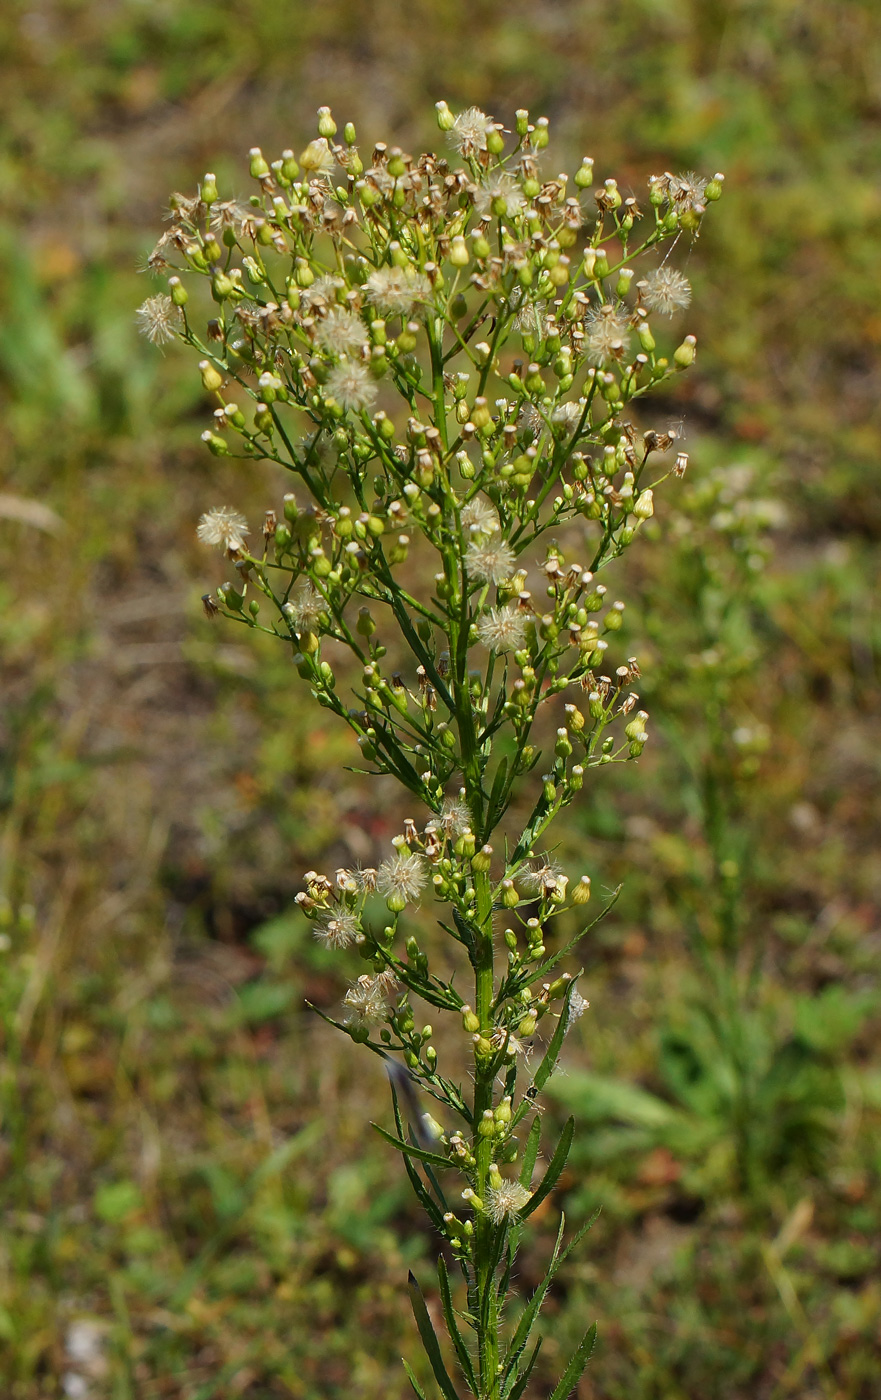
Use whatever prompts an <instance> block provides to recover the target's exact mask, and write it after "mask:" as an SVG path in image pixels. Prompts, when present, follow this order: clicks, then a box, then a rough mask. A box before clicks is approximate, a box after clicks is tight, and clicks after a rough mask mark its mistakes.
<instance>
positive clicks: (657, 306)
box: [643, 267, 691, 316]
mask: <svg viewBox="0 0 881 1400" xmlns="http://www.w3.org/2000/svg"><path fill="white" fill-rule="evenodd" d="M645 281H646V286H645V288H644V289H643V301H644V302H645V304H646V306H647V307H648V308H649V310H650V311H657V312H659V313H660V314H661V315H662V316H672V315H673V313H674V312H675V311H681V310H682V309H683V308H684V307H686V306H687V305H688V303H689V302H690V301H691V283H690V282H689V280H688V278H687V277H683V275H682V273H681V272H677V270H676V268H675V267H656V268H654V269H653V271H652V272H650V273H649V274H648V276H647V277H646V279H645Z"/></svg>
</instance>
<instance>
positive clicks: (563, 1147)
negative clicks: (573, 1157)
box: [520, 1118, 575, 1220]
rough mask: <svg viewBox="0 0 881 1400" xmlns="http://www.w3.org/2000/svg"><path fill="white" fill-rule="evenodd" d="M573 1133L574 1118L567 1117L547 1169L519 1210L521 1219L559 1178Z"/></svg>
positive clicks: (523, 1218) (538, 1203) (538, 1202)
mask: <svg viewBox="0 0 881 1400" xmlns="http://www.w3.org/2000/svg"><path fill="white" fill-rule="evenodd" d="M574 1133H575V1119H574V1118H567V1119H566V1126H565V1127H564V1128H563V1132H562V1134H561V1135H560V1141H559V1142H558V1143H557V1148H556V1151H555V1152H554V1155H553V1157H552V1158H551V1160H550V1162H549V1163H548V1169H547V1171H546V1172H545V1174H544V1176H543V1177H542V1179H541V1183H540V1184H539V1186H538V1187H537V1188H536V1190H535V1191H533V1193H532V1195H531V1196H530V1198H529V1200H528V1201H527V1202H526V1205H525V1206H524V1207H523V1209H522V1210H521V1212H520V1218H521V1220H525V1219H526V1217H527V1216H528V1215H531V1214H532V1212H533V1211H534V1210H535V1209H536V1207H537V1206H540V1205H541V1203H542V1201H543V1200H544V1199H545V1197H546V1196H549V1195H550V1193H551V1192H552V1191H553V1189H554V1187H555V1186H556V1184H557V1182H558V1181H559V1180H560V1176H561V1175H562V1172H563V1168H564V1167H565V1165H566V1158H567V1157H568V1156H569V1149H570V1147H571V1146H572V1138H573V1135H574Z"/></svg>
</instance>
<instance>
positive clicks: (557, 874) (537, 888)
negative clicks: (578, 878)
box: [518, 860, 566, 894]
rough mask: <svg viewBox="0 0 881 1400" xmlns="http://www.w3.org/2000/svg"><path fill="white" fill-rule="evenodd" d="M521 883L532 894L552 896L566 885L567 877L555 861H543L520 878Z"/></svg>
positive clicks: (524, 872)
mask: <svg viewBox="0 0 881 1400" xmlns="http://www.w3.org/2000/svg"><path fill="white" fill-rule="evenodd" d="M518 880H519V883H520V884H521V885H522V886H523V888H524V889H525V890H529V891H530V892H531V893H532V894H552V893H553V892H554V890H556V889H559V887H560V884H561V883H563V884H565V883H566V876H565V875H564V873H563V871H562V869H561V867H560V866H559V865H557V864H556V862H555V861H551V860H542V861H540V862H539V863H538V864H537V865H534V866H532V867H531V868H530V869H529V870H524V871H523V872H522V873H521V874H520V875H519V876H518Z"/></svg>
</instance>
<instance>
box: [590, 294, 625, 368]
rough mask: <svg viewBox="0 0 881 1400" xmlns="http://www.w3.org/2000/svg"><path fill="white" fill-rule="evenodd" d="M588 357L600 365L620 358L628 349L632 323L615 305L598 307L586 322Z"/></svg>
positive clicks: (594, 363)
mask: <svg viewBox="0 0 881 1400" xmlns="http://www.w3.org/2000/svg"><path fill="white" fill-rule="evenodd" d="M584 328H585V332H586V348H587V358H588V360H589V362H590V363H591V364H592V365H596V366H597V367H599V366H600V365H605V364H608V362H609V361H610V360H620V359H621V358H622V357H623V356H624V354H625V353H626V351H627V342H628V340H629V332H630V323H629V321H628V320H627V317H626V316H621V315H619V314H618V313H617V312H616V311H615V310H614V308H613V307H611V306H609V305H606V306H600V307H597V309H596V310H595V311H594V312H592V313H591V315H590V316H589V317H588V318H587V319H586V321H585V323H584Z"/></svg>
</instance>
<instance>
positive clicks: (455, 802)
mask: <svg viewBox="0 0 881 1400" xmlns="http://www.w3.org/2000/svg"><path fill="white" fill-rule="evenodd" d="M437 825H438V826H439V827H440V829H441V831H442V832H443V833H444V835H445V836H449V837H450V838H451V839H455V838H456V837H457V836H461V835H462V832H463V831H470V830H471V812H470V811H469V809H468V803H467V802H465V801H464V800H463V799H462V798H461V797H447V798H445V799H444V802H443V805H442V806H441V809H440V815H439V817H438V818H437Z"/></svg>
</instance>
